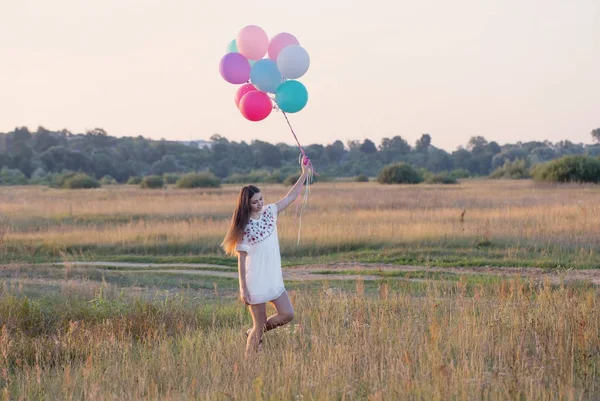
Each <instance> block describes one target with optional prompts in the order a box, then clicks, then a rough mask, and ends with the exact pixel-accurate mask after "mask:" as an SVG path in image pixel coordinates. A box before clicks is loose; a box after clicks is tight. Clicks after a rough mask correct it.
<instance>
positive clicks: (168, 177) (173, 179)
mask: <svg viewBox="0 0 600 401" xmlns="http://www.w3.org/2000/svg"><path fill="white" fill-rule="evenodd" d="M180 178H181V174H175V173H165V174H163V181H164V183H165V184H176V183H177V180H179V179H180Z"/></svg>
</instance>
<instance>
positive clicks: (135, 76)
mask: <svg viewBox="0 0 600 401" xmlns="http://www.w3.org/2000/svg"><path fill="white" fill-rule="evenodd" d="M209 4H210V5H209ZM0 15H1V16H2V18H1V22H0V132H8V131H11V130H13V129H14V128H15V127H16V126H28V127H29V128H30V129H31V130H35V129H37V127H38V126H39V125H42V126H44V127H46V128H48V129H51V130H60V129H63V128H65V129H69V130H71V131H72V132H76V133H77V132H84V130H86V129H91V128H95V127H100V128H104V129H105V130H106V131H107V132H108V133H109V134H110V135H115V136H137V135H143V136H145V137H148V138H154V139H159V138H166V139H172V140H189V139H208V138H209V137H210V136H211V135H212V134H214V133H219V134H221V135H223V136H225V137H227V138H228V139H230V140H234V141H241V140H245V141H247V142H250V141H252V140H253V139H260V140H265V141H269V142H272V143H275V142H285V143H289V144H292V143H293V137H292V134H291V133H290V131H289V129H288V127H287V125H286V123H285V120H284V118H283V116H282V115H281V114H280V113H272V114H271V115H270V116H269V117H268V118H267V119H266V120H263V121H261V122H255V123H253V122H249V121H247V120H245V119H244V118H243V117H242V116H241V114H240V113H239V111H238V110H237V109H236V107H235V104H234V102H233V94H234V92H235V89H236V86H235V85H231V84H229V83H227V82H225V81H224V80H223V79H222V78H221V76H220V75H219V72H218V64H219V60H220V58H221V57H222V56H223V55H224V53H225V48H226V46H227V44H228V42H229V41H230V40H232V39H233V38H235V36H236V35H237V32H238V31H239V29H241V28H242V27H244V26H245V25H251V24H252V25H259V26H261V27H262V28H263V29H264V30H265V31H266V32H267V34H269V36H270V37H272V36H274V35H275V34H277V33H279V32H290V33H292V34H293V35H295V36H296V37H297V38H298V40H299V41H300V44H301V45H302V46H303V47H304V48H305V49H306V50H307V51H308V53H309V55H310V57H311V67H310V69H309V71H308V73H307V74H306V75H305V76H304V77H302V78H300V81H301V82H303V83H304V84H305V85H306V87H307V89H308V93H309V101H308V104H307V106H306V108H305V109H304V110H301V111H300V112H299V113H297V114H293V115H290V119H291V122H292V124H293V126H294V129H295V130H296V133H297V135H298V137H299V139H300V141H301V143H303V144H311V143H321V144H324V145H326V144H329V143H331V142H333V141H334V140H336V139H340V140H342V141H343V142H344V143H346V141H348V140H363V139H364V138H370V139H371V140H373V141H374V142H375V143H377V144H378V143H379V141H380V140H381V138H383V137H391V136H394V135H401V136H402V137H404V138H405V139H406V140H407V141H408V142H409V143H410V144H411V145H414V142H415V140H417V139H418V138H419V137H420V135H421V134H422V133H429V134H430V135H431V136H432V138H433V141H432V143H433V144H434V145H436V146H438V147H441V148H444V149H446V150H449V151H451V150H454V149H456V147H457V146H458V145H464V144H466V142H467V141H468V139H469V138H470V137H471V136H474V135H483V136H484V137H486V138H487V139H488V140H490V141H492V140H495V141H497V142H498V143H500V144H504V143H507V142H516V141H519V140H522V141H528V140H540V141H543V140H550V141H552V142H556V141H559V140H564V139H568V140H571V141H574V142H585V143H590V142H591V137H590V131H591V130H592V129H594V128H598V127H600V0H543V1H542V0H454V1H448V0H437V1H434V0H419V1H415V0H411V1H405V0H367V1H364V0H362V1H358V0H302V1H290V0H277V1H273V0H269V1H266V0H253V1H249V0H245V1H243V0H223V1H220V2H217V1H216V0H215V1H208V0H170V1H166V0H163V1H158V0H86V1H84V0H52V1H49V0H0Z"/></svg>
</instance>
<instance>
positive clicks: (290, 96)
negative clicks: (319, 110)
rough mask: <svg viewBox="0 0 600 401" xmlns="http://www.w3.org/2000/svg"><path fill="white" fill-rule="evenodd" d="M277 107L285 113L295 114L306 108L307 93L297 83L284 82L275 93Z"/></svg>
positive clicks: (292, 81)
mask: <svg viewBox="0 0 600 401" xmlns="http://www.w3.org/2000/svg"><path fill="white" fill-rule="evenodd" d="M275 102H277V106H279V108H280V109H281V110H283V111H285V112H286V113H297V112H299V111H300V110H302V109H303V108H304V106H306V103H307V102H308V91H307V90H306V87H305V86H304V85H303V84H302V83H301V82H299V81H294V80H289V81H285V82H284V83H282V84H281V85H279V87H277V92H275Z"/></svg>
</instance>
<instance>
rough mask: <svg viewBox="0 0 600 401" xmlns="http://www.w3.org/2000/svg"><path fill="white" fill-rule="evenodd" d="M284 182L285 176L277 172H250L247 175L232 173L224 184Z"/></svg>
mask: <svg viewBox="0 0 600 401" xmlns="http://www.w3.org/2000/svg"><path fill="white" fill-rule="evenodd" d="M284 180H285V175H284V174H282V173H281V172H279V171H278V170H275V171H273V172H272V173H271V172H269V171H267V170H252V171H250V172H249V173H233V174H231V175H230V176H229V177H227V178H226V179H225V180H224V182H227V183H230V184H246V183H251V182H253V183H279V184H280V183H282V182H283V181H284Z"/></svg>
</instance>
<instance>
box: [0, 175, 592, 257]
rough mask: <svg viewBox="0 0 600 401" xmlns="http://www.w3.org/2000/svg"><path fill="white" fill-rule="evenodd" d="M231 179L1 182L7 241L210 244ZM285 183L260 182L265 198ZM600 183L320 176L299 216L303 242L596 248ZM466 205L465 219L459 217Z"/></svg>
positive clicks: (223, 214)
mask: <svg viewBox="0 0 600 401" xmlns="http://www.w3.org/2000/svg"><path fill="white" fill-rule="evenodd" d="M238 188H239V187H238V186H226V187H225V188H222V189H212V190H177V189H173V188H169V189H167V190H154V191H152V190H141V189H138V188H130V187H125V186H120V187H106V188H103V189H100V190H81V191H64V190H53V189H47V188H26V187H21V188H18V189H13V188H10V189H9V188H3V189H0V214H2V215H4V216H6V217H7V218H8V219H9V220H10V221H11V222H12V225H11V227H10V228H9V230H8V232H7V235H6V238H5V239H6V240H7V241H12V243H18V244H25V245H28V246H31V247H36V246H41V245H43V246H45V247H46V248H57V249H61V248H67V247H70V248H72V247H78V246H82V247H83V246H85V247H88V248H90V247H91V248H93V247H107V246H108V247H117V248H118V247H128V246H129V247H131V246H141V247H144V246H150V245H161V246H165V247H167V248H168V247H169V246H171V245H173V246H177V245H178V244H194V243H201V244H203V245H204V248H205V249H217V248H218V245H219V243H220V241H221V240H222V238H223V236H224V233H225V232H226V229H227V226H228V223H229V217H230V215H231V212H232V210H233V208H234V203H235V197H236V194H237V191H238ZM286 191H287V188H286V187H283V186H281V185H270V186H265V187H264V188H263V192H264V194H265V197H266V201H267V202H274V201H276V200H277V199H279V198H280V197H281V196H283V195H284V194H285V193H286ZM599 196H600V188H599V187H598V186H579V185H554V186H549V185H545V186H540V185H536V184H534V183H533V182H531V181H521V182H515V181H472V182H465V183H462V184H460V185H458V186H426V185H419V186H381V185H378V184H375V183H369V184H356V183H320V184H316V185H314V186H313V187H312V193H311V196H310V200H309V204H308V206H307V208H306V210H305V212H304V215H303V220H302V223H303V225H302V227H303V228H302V234H301V248H302V247H314V246H319V247H322V248H324V249H336V248H337V247H344V246H347V245H352V244H363V245H367V246H368V245H369V244H377V245H383V246H388V247H393V246H394V245H397V244H401V243H404V244H406V243H420V242H426V241H437V242H441V243H443V242H447V243H453V242H460V241H469V240H472V239H473V238H483V239H485V240H489V241H492V242H498V243H506V244H509V245H513V246H519V245H527V244H529V245H531V244H537V245H539V246H542V247H543V246H545V245H552V246H557V247H564V248H565V249H568V250H569V251H571V252H575V251H577V252H581V253H590V252H591V253H594V249H598V248H600V235H598V227H600V203H599V202H598V199H599ZM463 210H464V211H465V214H464V221H463V222H461V221H460V216H461V213H462V212H463ZM294 214H295V206H294V205H292V207H291V208H290V209H288V211H286V212H285V214H284V215H281V217H280V223H279V228H280V238H281V241H282V244H283V251H284V252H289V251H291V250H293V249H294V248H295V240H296V236H297V228H298V226H297V221H296V220H295V219H294V217H293V216H294Z"/></svg>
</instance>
